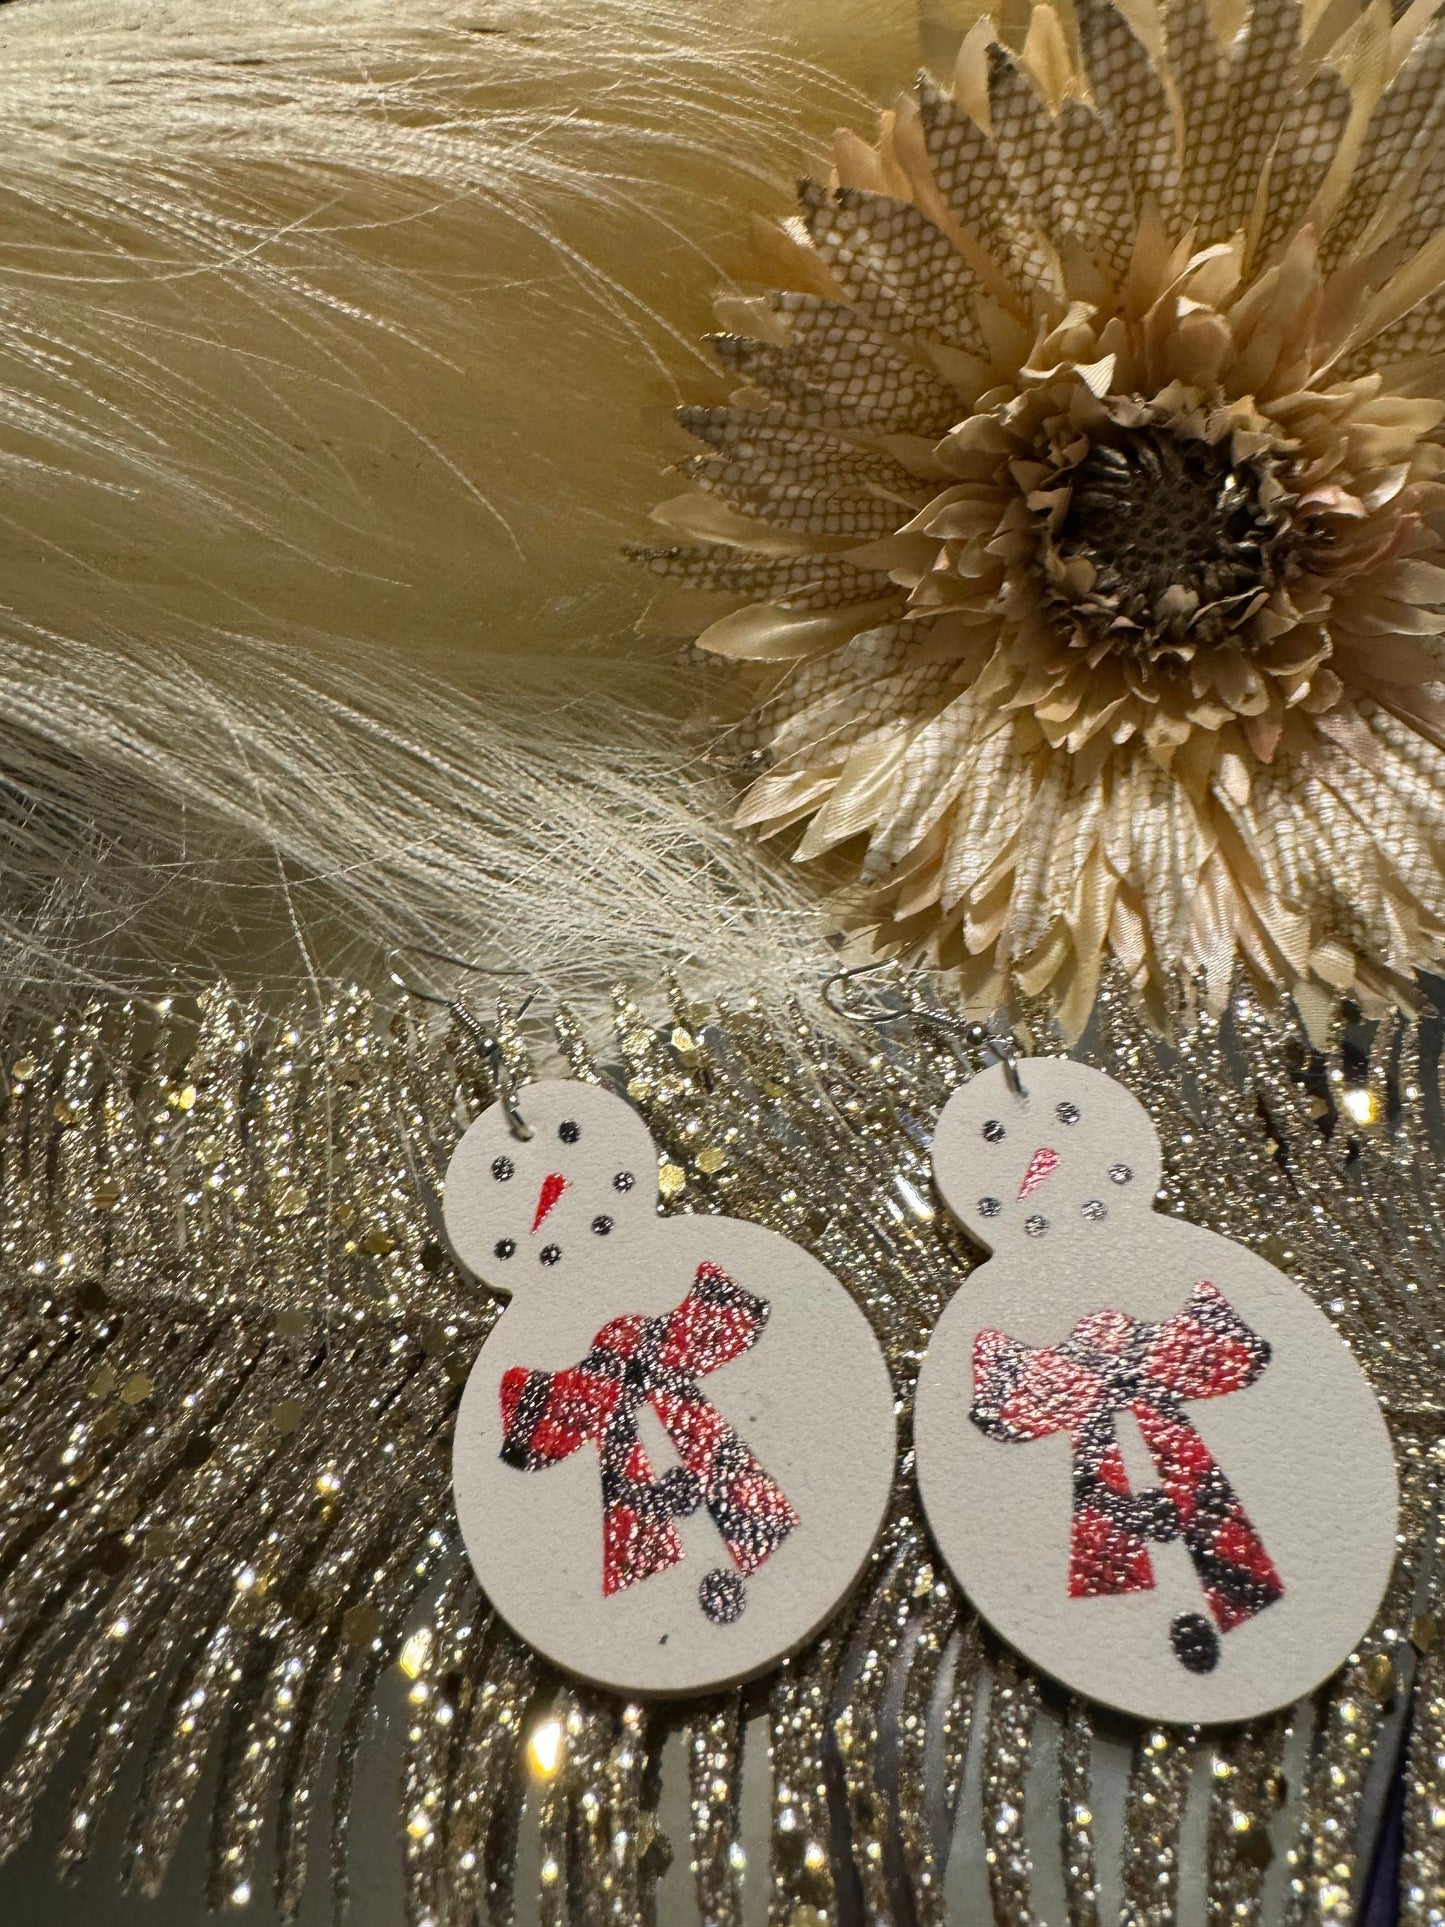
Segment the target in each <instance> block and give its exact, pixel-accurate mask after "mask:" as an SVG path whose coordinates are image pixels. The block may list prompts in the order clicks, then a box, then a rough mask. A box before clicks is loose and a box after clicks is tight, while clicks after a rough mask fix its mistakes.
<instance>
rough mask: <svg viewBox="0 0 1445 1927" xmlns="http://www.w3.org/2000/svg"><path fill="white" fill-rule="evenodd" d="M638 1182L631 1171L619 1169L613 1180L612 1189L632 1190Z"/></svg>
mask: <svg viewBox="0 0 1445 1927" xmlns="http://www.w3.org/2000/svg"><path fill="white" fill-rule="evenodd" d="M636 1182H637V1180H636V1178H635V1177H633V1175H632V1173H631V1172H630V1171H619V1172H618V1173H617V1176H616V1177H615V1178H614V1179H613V1180H612V1189H613V1190H614V1191H630V1190H631V1189H632V1187H633V1185H634V1184H636Z"/></svg>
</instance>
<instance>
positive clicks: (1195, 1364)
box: [970, 1283, 1284, 1632]
mask: <svg viewBox="0 0 1445 1927" xmlns="http://www.w3.org/2000/svg"><path fill="white" fill-rule="evenodd" d="M1268 1363H1269V1346H1268V1345H1267V1344H1266V1343H1265V1341H1264V1340H1263V1339H1262V1338H1260V1337H1259V1336H1258V1334H1257V1333H1255V1332H1253V1331H1251V1330H1250V1328H1249V1326H1248V1325H1246V1324H1245V1322H1244V1320H1243V1319H1242V1318H1241V1317H1240V1316H1239V1314H1238V1313H1237V1312H1236V1311H1235V1309H1234V1307H1233V1306H1232V1305H1231V1304H1230V1303H1229V1301H1228V1299H1227V1298H1225V1297H1224V1296H1223V1294H1222V1293H1221V1292H1219V1291H1218V1290H1217V1289H1216V1288H1215V1287H1214V1286H1213V1285H1211V1284H1207V1283H1200V1284H1197V1285H1196V1286H1195V1287H1194V1290H1193V1292H1192V1293H1191V1294H1190V1297H1189V1300H1188V1302H1187V1303H1186V1305H1185V1307H1184V1309H1183V1310H1182V1311H1181V1312H1177V1313H1176V1314H1175V1316H1174V1317H1172V1318H1166V1319H1164V1320H1163V1321H1162V1322H1160V1323H1159V1324H1143V1323H1141V1322H1140V1321H1139V1320H1137V1319H1134V1318H1130V1317H1128V1316H1127V1315H1126V1314H1125V1313H1123V1312H1118V1311H1101V1312H1097V1313H1095V1314H1094V1315H1093V1316H1092V1317H1089V1318H1081V1319H1080V1320H1079V1322H1078V1324H1077V1325H1075V1327H1074V1329H1073V1331H1072V1332H1070V1334H1069V1336H1068V1338H1067V1339H1066V1340H1065V1341H1064V1343H1063V1344H1062V1345H1056V1346H1054V1347H1052V1348H1045V1347H1042V1346H1040V1347H1038V1348H1033V1347H1030V1346H1028V1345H1021V1344H1019V1343H1018V1342H1017V1341H1016V1340H1015V1339H1012V1338H1008V1337H1006V1336H1005V1335H1004V1333H1002V1332H997V1331H981V1332H979V1333H978V1334H977V1335H976V1337H975V1338H974V1341H973V1382H974V1403H973V1409H972V1412H971V1413H970V1417H971V1418H972V1419H973V1422H974V1424H975V1425H977V1426H979V1427H980V1428H981V1429H982V1430H983V1431H985V1432H987V1433H988V1434H989V1436H990V1437H991V1438H997V1439H1007V1440H1009V1441H1011V1442H1014V1443H1020V1442H1023V1441H1025V1440H1028V1439H1041V1438H1046V1437H1048V1435H1049V1434H1050V1433H1053V1432H1066V1433H1068V1435H1069V1437H1070V1439H1071V1441H1072V1443H1073V1448H1074V1519H1073V1533H1072V1539H1071V1544H1070V1557H1069V1593H1070V1595H1071V1597H1073V1598H1076V1599H1077V1598H1088V1597H1090V1596H1093V1595H1096V1594H1100V1593H1124V1592H1144V1591H1147V1590H1148V1589H1149V1588H1151V1587H1152V1586H1153V1584H1154V1572H1153V1567H1152V1566H1151V1564H1150V1560H1149V1542H1150V1541H1151V1540H1153V1541H1156V1542H1158V1543H1161V1544H1162V1543H1164V1542H1166V1541H1168V1540H1171V1539H1182V1540H1183V1541H1184V1544H1185V1546H1186V1547H1187V1549H1188V1552H1189V1556H1190V1558H1191V1559H1192V1560H1193V1561H1194V1569H1195V1571H1196V1572H1197V1573H1198V1575H1199V1583H1200V1585H1201V1586H1202V1587H1203V1588H1204V1593H1205V1597H1206V1599H1207V1600H1208V1602H1209V1609H1210V1611H1211V1612H1212V1613H1213V1615H1214V1619H1215V1623H1216V1624H1217V1625H1218V1627H1219V1629H1220V1631H1221V1632H1228V1631H1229V1629H1230V1627H1232V1626H1237V1625H1239V1623H1240V1622H1241V1621H1242V1620H1245V1619H1248V1618H1250V1617H1251V1616H1252V1615H1253V1614H1255V1613H1258V1612H1262V1611H1263V1610H1264V1608H1265V1607H1266V1606H1268V1605H1270V1604H1272V1603H1273V1601H1274V1600H1276V1599H1278V1598H1279V1597H1280V1595H1281V1593H1282V1592H1283V1591H1284V1585H1283V1582H1282V1581H1281V1579H1280V1576H1279V1574H1278V1573H1277V1572H1276V1571H1275V1568H1274V1564H1273V1562H1272V1561H1271V1559H1270V1557H1269V1554H1268V1553H1267V1552H1266V1551H1265V1549H1264V1546H1263V1544H1262V1543H1261V1541H1260V1538H1259V1534H1258V1533H1257V1532H1256V1531H1255V1529H1254V1527H1253V1526H1252V1525H1251V1524H1250V1521H1249V1518H1248V1516H1247V1514H1246V1513H1245V1510H1244V1507H1243V1506H1242V1505H1241V1504H1240V1503H1239V1500H1238V1499H1237V1498H1236V1497H1235V1495H1234V1490H1233V1488H1232V1487H1231V1485H1230V1483H1229V1481H1228V1479H1226V1478H1225V1476H1224V1474H1223V1472H1221V1471H1220V1469H1219V1467H1218V1466H1217V1465H1216V1464H1215V1462H1214V1459H1213V1458H1212V1457H1211V1455H1210V1452H1209V1448H1208V1447H1207V1446H1206V1445H1205V1443H1204V1440H1203V1439H1202V1438H1201V1437H1200V1435H1199V1433H1198V1432H1197V1431H1196V1430H1195V1428H1194V1427H1193V1426H1192V1425H1191V1424H1190V1422H1189V1420H1188V1419H1187V1418H1186V1417H1185V1416H1184V1414H1183V1412H1182V1411H1181V1409H1180V1407H1181V1405H1182V1403H1183V1401H1184V1400H1186V1399H1195V1398H1221V1397H1223V1396H1224V1395H1225V1394H1226V1393H1228V1392H1237V1391H1240V1390H1242V1389H1243V1387H1244V1386H1246V1385H1252V1384H1253V1383H1254V1381H1255V1379H1257V1378H1258V1377H1259V1375H1260V1373H1261V1372H1262V1371H1263V1370H1264V1368H1265V1366H1266V1365H1267V1364H1268ZM1120 1412H1132V1413H1133V1415H1134V1418H1135V1420H1136V1421H1137V1423H1138V1426H1139V1430H1140V1432H1141V1433H1142V1434H1143V1437H1144V1443H1145V1444H1146V1445H1147V1446H1148V1448H1149V1453H1150V1456H1151V1457H1152V1459H1153V1460H1154V1463H1155V1465H1156V1466H1157V1467H1158V1470H1159V1479H1160V1483H1159V1485H1158V1486H1157V1487H1155V1488H1154V1489H1152V1490H1151V1491H1148V1492H1139V1493H1135V1492H1131V1490H1130V1488H1129V1475H1128V1473H1127V1471H1126V1470H1125V1466H1124V1459H1123V1455H1122V1454H1121V1452H1120V1450H1119V1441H1118V1439H1117V1437H1116V1436H1115V1429H1114V1425H1115V1419H1116V1418H1117V1416H1118V1414H1119V1413H1120Z"/></svg>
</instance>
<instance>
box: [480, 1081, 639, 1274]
mask: <svg viewBox="0 0 1445 1927" xmlns="http://www.w3.org/2000/svg"><path fill="white" fill-rule="evenodd" d="M517 1103H518V1109H519V1110H520V1112H521V1115H522V1118H523V1120H524V1121H525V1123H526V1124H527V1125H528V1126H529V1128H530V1129H531V1132H532V1135H531V1137H530V1138H525V1139H523V1138H519V1137H517V1136H515V1135H514V1134H513V1132H512V1130H511V1128H510V1127H509V1125H508V1123H507V1117H506V1113H505V1112H504V1110H503V1108H502V1106H501V1105H500V1104H494V1105H493V1106H492V1107H491V1109H490V1110H488V1111H483V1113H482V1115H481V1116H480V1117H479V1118H477V1119H476V1120H475V1121H474V1122H473V1123H472V1124H471V1125H470V1126H469V1127H468V1129H467V1131H466V1133H465V1135H464V1136H463V1138H462V1140H461V1142H460V1144H458V1146H457V1148H456V1151H455V1152H454V1153H453V1156H452V1161H451V1163H450V1164H449V1165H448V1167H447V1177H446V1190H445V1194H444V1196H443V1199H442V1216H443V1218H444V1219H445V1221H446V1228H447V1236H448V1237H449V1238H450V1240H451V1243H452V1248H453V1250H454V1251H455V1252H456V1254H457V1256H458V1257H459V1258H460V1259H461V1261H462V1263H463V1264H464V1265H466V1266H467V1268H468V1270H470V1271H473V1272H475V1273H476V1275H477V1276H478V1277H479V1278H485V1279H486V1281H487V1282H488V1284H491V1285H495V1286H497V1287H498V1288H499V1289H500V1290H502V1291H505V1292H507V1293H508V1294H509V1295H515V1293H517V1292H519V1291H525V1290H534V1289H536V1288H538V1287H542V1286H546V1287H550V1288H561V1289H566V1288H567V1286H568V1285H575V1284H576V1283H577V1282H578V1281H579V1280H581V1279H583V1278H585V1277H588V1276H595V1275H596V1273H597V1272H598V1271H599V1270H611V1269H612V1268H613V1267H614V1266H615V1265H616V1264H617V1263H618V1262H619V1260H620V1261H622V1262H624V1263H626V1262H627V1261H628V1254H629V1253H635V1250H636V1245H637V1241H638V1239H639V1238H640V1237H642V1236H645V1235H646V1234H647V1232H648V1231H649V1230H650V1229H651V1228H652V1227H654V1226H655V1225H656V1222H657V1151H656V1147H655V1146H654V1144H653V1141H652V1137H651V1134H650V1133H649V1131H648V1129H647V1126H646V1125H645V1124H644V1123H643V1122H642V1119H641V1118H640V1117H639V1116H638V1115H637V1113H636V1112H635V1111H634V1110H633V1109H632V1107H631V1105H629V1104H626V1103H624V1102H623V1100H622V1099H621V1098H620V1097H614V1096H613V1095H612V1093H611V1092H610V1091H604V1090H602V1089H601V1088H600V1087H599V1086H597V1085H596V1084H581V1083H574V1082H570V1081H562V1080H545V1081H543V1082H541V1083H537V1084H527V1085H524V1086H523V1088H522V1089H521V1091H520V1092H519V1093H518V1099H517Z"/></svg>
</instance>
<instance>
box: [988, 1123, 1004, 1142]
mask: <svg viewBox="0 0 1445 1927" xmlns="http://www.w3.org/2000/svg"><path fill="white" fill-rule="evenodd" d="M983 1134H984V1136H985V1137H986V1138H987V1139H988V1141H989V1143H990V1144H997V1143H998V1142H999V1140H1000V1139H1001V1138H1002V1137H1003V1136H1004V1128H1003V1126H1002V1124H1000V1123H999V1121H998V1119H997V1118H996V1117H991V1118H990V1119H989V1121H988V1123H987V1124H985V1125H984V1127H983Z"/></svg>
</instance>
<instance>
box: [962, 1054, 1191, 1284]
mask: <svg viewBox="0 0 1445 1927" xmlns="http://www.w3.org/2000/svg"><path fill="white" fill-rule="evenodd" d="M1019 1076H1020V1081H1021V1083H1022V1085H1023V1090H1024V1094H1023V1095H1022V1096H1019V1094H1018V1093H1017V1092H1015V1091H1013V1090H1011V1089H1010V1088H1009V1083H1008V1079H1007V1077H1006V1075H1005V1073H1004V1068H1003V1066H1002V1065H1001V1064H999V1065H995V1066H994V1067H993V1068H992V1069H990V1070H986V1071H983V1072H981V1073H980V1074H979V1075H978V1076H977V1077H973V1078H970V1079H969V1081H968V1083H967V1084H964V1085H963V1086H962V1087H961V1088H960V1089H958V1090H956V1091H955V1092H954V1093H953V1095H952V1097H950V1098H949V1100H948V1102H947V1103H946V1104H945V1105H944V1107H943V1112H942V1115H941V1116H940V1117H939V1120H938V1129H937V1130H936V1131H935V1133H934V1138H933V1175H934V1178H935V1180H936V1182H937V1184H938V1188H939V1190H940V1192H941V1193H942V1194H943V1197H944V1200H945V1201H946V1203H947V1204H948V1206H949V1209H950V1210H951V1211H952V1212H953V1213H954V1214H955V1216H956V1217H958V1218H960V1219H961V1220H962V1221H963V1223H964V1225H966V1226H967V1228H968V1230H969V1231H971V1232H972V1233H973V1235H974V1236H975V1237H976V1238H977V1239H978V1240H979V1242H980V1244H983V1245H985V1246H986V1247H987V1248H988V1249H989V1250H990V1251H993V1250H996V1249H997V1248H998V1247H1000V1246H1001V1245H1006V1244H1015V1243H1018V1244H1028V1245H1032V1246H1035V1247H1037V1249H1038V1250H1039V1253H1040V1255H1041V1256H1042V1254H1043V1253H1044V1251H1046V1250H1047V1249H1048V1248H1049V1246H1050V1245H1051V1244H1056V1243H1057V1242H1058V1240H1059V1239H1061V1238H1067V1239H1069V1241H1070V1243H1071V1244H1073V1243H1075V1242H1076V1241H1077V1240H1079V1239H1081V1238H1084V1239H1087V1238H1094V1237H1101V1236H1102V1235H1104V1234H1105V1233H1107V1231H1108V1229H1109V1227H1110V1226H1111V1225H1115V1224H1117V1222H1118V1220H1119V1219H1120V1218H1121V1217H1128V1216H1132V1215H1134V1214H1136V1213H1138V1212H1140V1211H1148V1210H1150V1209H1152V1207H1153V1203H1154V1193H1155V1191H1156V1189H1157V1188H1158V1184H1159V1174H1160V1168H1161V1162H1162V1160H1161V1155H1160V1150H1159V1138H1158V1135H1157V1133H1156V1132H1155V1129H1154V1126H1153V1124H1152V1122H1151V1121H1150V1118H1149V1114H1148V1112H1147V1111H1146V1110H1145V1109H1144V1107H1143V1105H1142V1104H1141V1103H1140V1102H1139V1101H1138V1099H1137V1098H1135V1097H1131V1096H1130V1094H1129V1092H1128V1091H1126V1090H1125V1089H1124V1088H1123V1086H1122V1085H1121V1084H1116V1083H1115V1082H1114V1080H1113V1079H1112V1078H1110V1077H1106V1076H1105V1075H1104V1073H1103V1072H1102V1071H1094V1070H1090V1069H1089V1068H1088V1067H1087V1066H1086V1065H1083V1064H1076V1063H1074V1062H1073V1061H1072V1060H1071V1059H1069V1058H1067V1057H1031V1058H1029V1059H1028V1060H1027V1061H1026V1062H1024V1063H1021V1064H1020V1065H1019Z"/></svg>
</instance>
